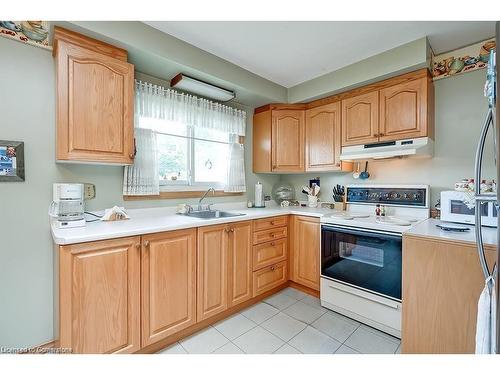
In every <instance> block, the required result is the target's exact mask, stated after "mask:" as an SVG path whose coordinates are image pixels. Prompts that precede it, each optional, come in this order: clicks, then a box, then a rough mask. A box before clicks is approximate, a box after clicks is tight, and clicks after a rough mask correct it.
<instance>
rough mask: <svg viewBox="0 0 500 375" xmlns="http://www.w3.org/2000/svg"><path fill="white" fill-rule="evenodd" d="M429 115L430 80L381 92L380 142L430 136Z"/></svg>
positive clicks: (402, 84)
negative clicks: (428, 87) (428, 83)
mask: <svg viewBox="0 0 500 375" xmlns="http://www.w3.org/2000/svg"><path fill="white" fill-rule="evenodd" d="M427 112H428V90H427V79H426V78H420V79H417V80H414V81H409V82H405V83H401V84H398V85H395V86H391V87H387V88H385V89H382V90H380V127H379V129H380V132H379V139H380V141H394V140H398V139H408V138H418V137H425V136H427V135H428V125H430V124H428V116H427Z"/></svg>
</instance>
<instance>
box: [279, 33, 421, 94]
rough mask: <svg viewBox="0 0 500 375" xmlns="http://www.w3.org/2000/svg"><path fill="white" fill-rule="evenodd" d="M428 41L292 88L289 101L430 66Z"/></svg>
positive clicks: (365, 60)
mask: <svg viewBox="0 0 500 375" xmlns="http://www.w3.org/2000/svg"><path fill="white" fill-rule="evenodd" d="M429 60H430V47H429V43H428V42H427V38H421V39H417V40H415V41H413V42H410V43H407V44H404V45H402V46H399V47H396V48H393V49H391V50H389V51H386V52H383V53H380V54H378V55H375V56H372V57H369V58H367V59H364V60H361V61H359V62H357V63H354V64H351V65H348V66H346V67H344V68H341V69H338V70H336V71H334V72H330V73H327V74H324V75H322V76H319V77H317V78H314V79H311V80H309V81H306V82H304V83H301V84H298V85H296V86H293V87H290V88H289V89H288V102H289V103H300V102H307V101H310V100H313V99H317V98H321V97H325V96H328V95H332V94H335V93H338V92H342V91H347V90H349V89H353V88H355V87H359V86H362V85H366V84H369V83H372V82H376V81H380V80H382V79H385V78H389V77H394V76H396V75H398V74H403V73H407V72H411V71H413V70H416V69H420V68H425V67H427V66H429Z"/></svg>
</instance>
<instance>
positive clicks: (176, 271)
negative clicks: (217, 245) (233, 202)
mask: <svg viewBox="0 0 500 375" xmlns="http://www.w3.org/2000/svg"><path fill="white" fill-rule="evenodd" d="M194 323H196V229H189V230H180V231H172V232H166V233H159V234H153V235H147V236H144V237H143V253H142V342H143V345H144V346H146V345H149V344H152V343H154V342H156V341H159V340H161V339H163V338H165V337H167V336H169V335H171V334H173V333H175V332H178V331H180V330H182V329H184V328H187V327H189V326H190V325H192V324H194Z"/></svg>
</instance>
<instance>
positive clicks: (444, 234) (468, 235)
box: [405, 219, 497, 245]
mask: <svg viewBox="0 0 500 375" xmlns="http://www.w3.org/2000/svg"><path fill="white" fill-rule="evenodd" d="M436 224H452V223H447V222H444V221H442V220H437V219H427V220H425V221H423V222H421V223H419V224H416V225H415V226H413V227H412V228H411V229H409V230H408V231H407V232H405V234H407V235H413V236H420V237H432V238H437V239H440V240H448V241H463V242H470V243H476V231H475V228H474V226H473V225H465V224H464V225H465V226H467V227H470V230H469V231H467V232H448V231H445V230H442V229H441V228H438V227H436ZM457 225H461V224H457ZM482 232H483V242H484V244H485V245H496V244H497V230H496V228H488V227H483V230H482Z"/></svg>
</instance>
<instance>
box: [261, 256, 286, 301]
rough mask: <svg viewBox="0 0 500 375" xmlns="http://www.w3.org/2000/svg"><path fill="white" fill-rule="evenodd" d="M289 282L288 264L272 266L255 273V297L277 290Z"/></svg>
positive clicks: (282, 263)
mask: <svg viewBox="0 0 500 375" xmlns="http://www.w3.org/2000/svg"><path fill="white" fill-rule="evenodd" d="M287 280H288V276H287V264H286V262H281V263H277V264H273V265H272V266H268V267H265V268H262V269H260V270H258V271H255V272H254V273H253V285H254V291H253V296H254V297H256V296H258V295H259V294H262V293H265V292H267V291H268V290H271V289H273V288H276V287H277V286H279V285H281V284H284V283H286V281H287Z"/></svg>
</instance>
